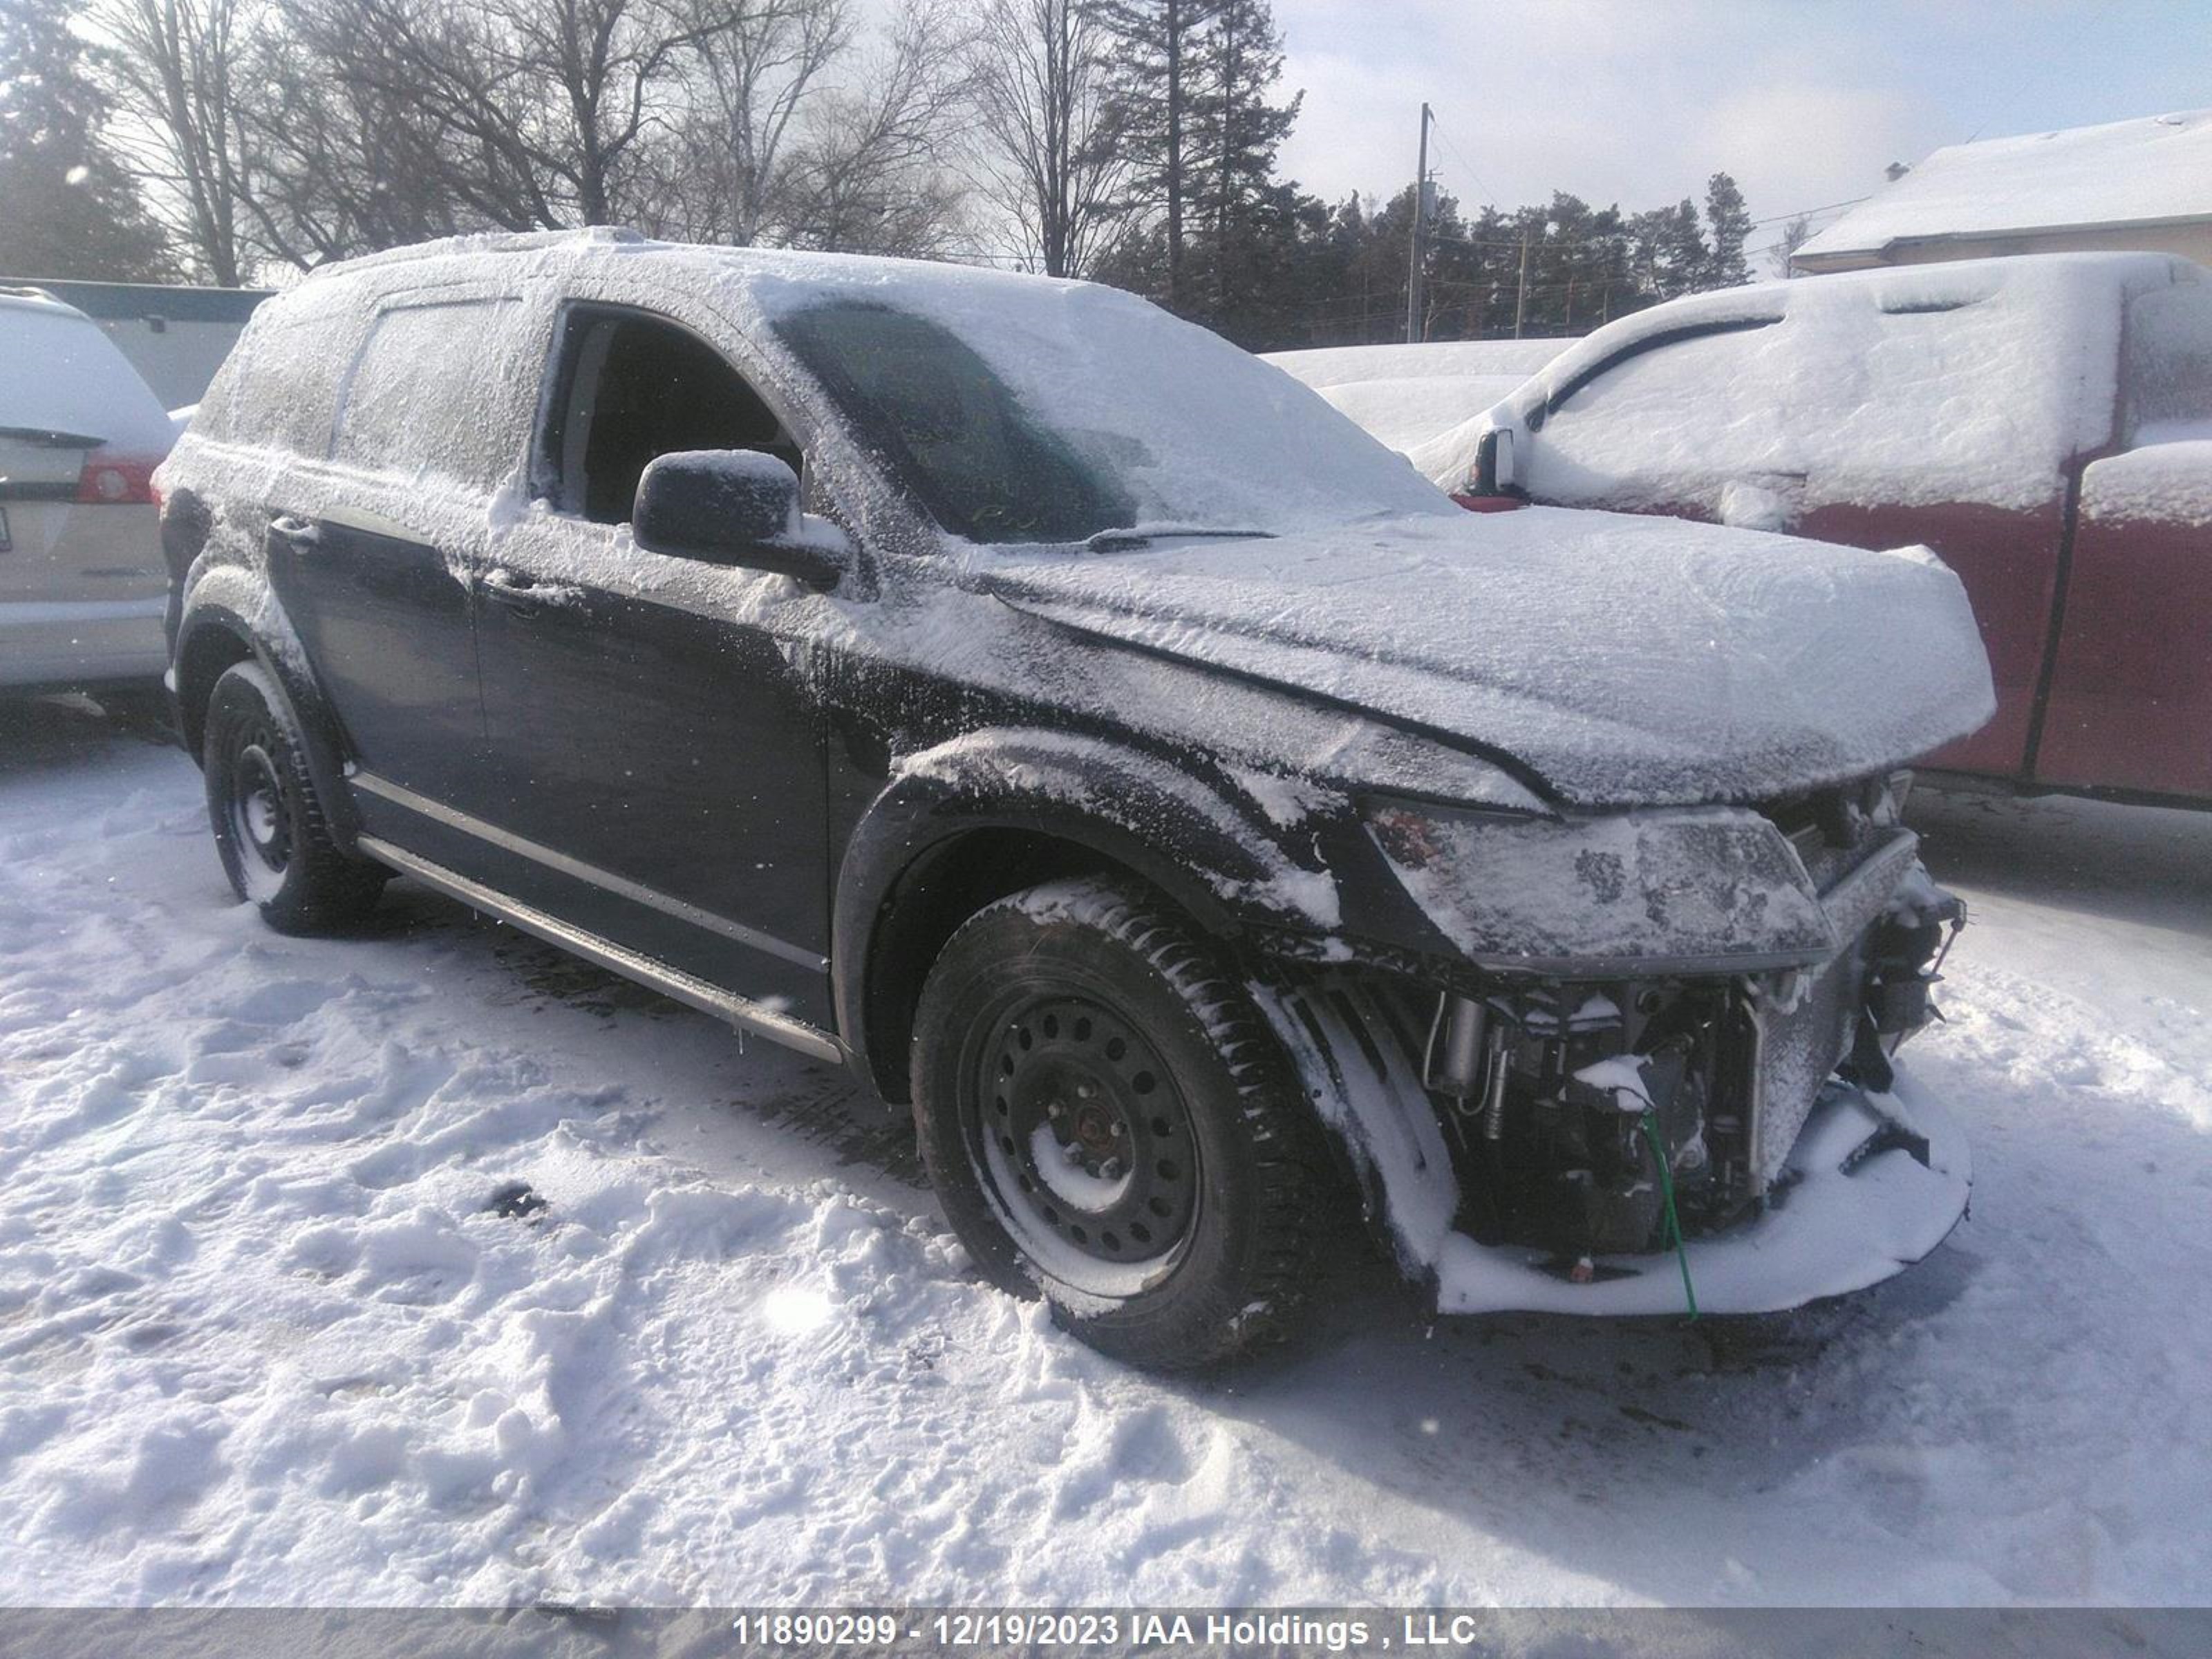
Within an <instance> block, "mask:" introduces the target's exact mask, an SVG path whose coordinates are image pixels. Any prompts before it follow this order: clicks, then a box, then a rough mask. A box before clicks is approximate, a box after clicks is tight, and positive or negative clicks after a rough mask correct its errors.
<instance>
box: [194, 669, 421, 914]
mask: <svg viewBox="0 0 2212 1659" xmlns="http://www.w3.org/2000/svg"><path fill="white" fill-rule="evenodd" d="M201 770H202V771H203V773H204V775H205V777H206V781H207V802H208V819H209V823H210V825H211V827H212V828H213V829H214V830H215V846H216V854H217V856H219V857H220V858H221V859H222V871H223V874H225V875H226V876H228V877H229V878H230V884H231V885H232V886H233V887H234V888H235V889H236V890H237V891H238V896H239V897H240V898H242V899H244V900H246V902H248V903H250V904H253V905H256V906H258V908H259V909H260V911H261V917H262V920H263V921H266V922H267V923H268V924H269V925H270V927H274V928H276V930H277V931H278V932H280V933H326V932H330V931H332V930H336V929H339V928H344V927H352V926H355V925H356V924H357V923H359V922H360V921H362V919H363V918H365V917H366V916H367V915H368V913H369V912H370V911H371V910H373V909H374V908H375V907H376V901H377V896H378V895H379V894H380V893H381V892H382V891H383V890H384V884H385V882H386V879H387V878H388V877H389V873H390V872H387V871H386V870H384V869H382V868H380V866H376V865H373V864H368V863H365V862H363V861H362V860H359V859H356V858H353V857H350V856H349V855H348V854H346V852H345V851H344V850H343V848H340V847H339V846H338V844H337V842H336V841H335V840H334V839H333V838H332V836H331V831H330V823H329V820H328V818H327V817H326V816H325V812H324V810H323V804H322V801H321V799H319V797H318V796H317V795H316V793H315V784H314V780H313V777H312V776H310V775H309V773H308V770H307V739H306V738H305V737H304V736H303V735H302V734H301V731H300V727H299V723H298V720H297V719H296V718H295V716H294V714H293V713H292V706H291V704H290V702H289V701H287V700H286V698H285V696H284V694H283V692H282V691H281V690H278V689H277V687H276V684H274V683H273V682H272V681H271V680H270V678H269V676H268V674H267V673H266V672H265V671H264V670H263V669H262V668H261V666H260V665H258V663H252V662H241V663H235V664H233V665H231V666H230V667H228V668H226V669H225V670H223V671H222V676H221V678H218V679H217V680H216V683H215V688H214V690H211V691H210V693H209V694H208V710H207V721H206V731H205V736H204V741H203V744H202V747H201Z"/></svg>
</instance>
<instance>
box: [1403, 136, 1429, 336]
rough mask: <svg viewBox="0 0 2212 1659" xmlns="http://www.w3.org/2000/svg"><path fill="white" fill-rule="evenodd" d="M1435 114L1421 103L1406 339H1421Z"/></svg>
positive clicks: (1408, 263)
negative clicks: (1418, 159) (1422, 286)
mask: <svg viewBox="0 0 2212 1659" xmlns="http://www.w3.org/2000/svg"><path fill="white" fill-rule="evenodd" d="M1432 119H1433V117H1431V115H1430V113H1429V106H1427V105H1426V104H1423V105H1422V106H1421V163H1420V166H1419V168H1418V169H1416V170H1415V172H1414V173H1413V251H1412V252H1411V253H1410V255H1409V256H1408V258H1407V268H1406V343H1407V345H1418V344H1419V343H1420V339H1421V334H1422V328H1421V321H1422V319H1421V268H1422V266H1423V265H1424V264H1425V263H1426V260H1425V258H1424V257H1423V256H1424V255H1425V254H1426V253H1427V252H1428V243H1429V123H1430V121H1431V120H1432Z"/></svg>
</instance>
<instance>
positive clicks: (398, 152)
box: [240, 29, 526, 269]
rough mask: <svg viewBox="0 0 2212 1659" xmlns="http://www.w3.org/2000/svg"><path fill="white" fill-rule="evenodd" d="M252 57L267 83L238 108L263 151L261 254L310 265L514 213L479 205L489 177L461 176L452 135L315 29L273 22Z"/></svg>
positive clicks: (246, 207) (252, 219)
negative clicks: (327, 52)
mask: <svg viewBox="0 0 2212 1659" xmlns="http://www.w3.org/2000/svg"><path fill="white" fill-rule="evenodd" d="M247 62H248V76H247V78H248V79H249V80H250V81H251V82H252V83H254V84H255V85H257V86H258V87H259V88H261V89H262V90H261V94H260V96H259V97H258V98H257V99H255V100H252V101H251V102H250V103H248V104H246V106H243V107H242V108H241V110H240V119H241V122H242V124H243V125H244V128H245V133H246V139H245V142H246V146H247V148H248V149H249V150H250V151H251V153H252V155H253V157H254V161H255V167H254V172H253V176H252V179H251V181H250V182H251V188H250V189H249V191H247V193H246V197H245V198H244V200H243V202H242V204H241V209H242V211H243V213H244V215H245V216H246V220H247V222H248V228H247V229H246V231H245V232H244V233H243V235H244V237H245V240H247V241H248V242H249V243H250V244H251V246H252V247H253V249H254V251H255V252H256V253H257V254H258V256H260V257H262V258H267V259H271V260H275V261H277V262H280V263H283V264H293V265H297V266H300V267H301V268H302V269H307V268H309V267H312V266H314V265H318V264H325V263H327V262H328V261H330V260H332V259H342V258H347V257H348V256H349V255H352V254H356V253H363V252H374V250H376V249H379V248H386V247H395V246H399V245H401V244H403V243H407V242H418V241H422V240H427V239H428V238H430V237H434V236H444V235H450V234H453V233H454V232H456V231H460V230H469V229H482V228H485V227H486V226H487V225H488V224H493V223H501V222H510V223H511V222H515V221H514V220H507V221H501V220H497V219H494V218H493V217H492V216H489V215H488V214H486V213H484V212H483V210H481V209H480V208H479V207H477V206H476V205H473V201H475V200H481V199H482V198H483V196H485V195H486V194H488V193H489V192H488V191H485V190H484V189H483V188H482V187H480V186H479V187H477V188H475V189H472V190H466V191H465V190H463V189H460V188H458V187H457V186H456V185H455V184H454V183H453V177H454V174H455V173H456V172H457V171H460V169H459V168H457V167H456V166H455V161H454V157H453V155H452V154H451V153H450V152H449V149H448V147H447V146H448V142H449V139H450V135H449V134H447V132H446V131H444V130H443V129H442V128H441V126H440V125H439V124H438V123H436V122H435V121H434V120H432V119H431V118H429V117H428V116H427V115H426V114H425V113H424V112H423V111H422V109H421V108H420V106H417V105H416V103H415V101H414V100H412V99H410V98H408V97H405V96H403V95H395V94H391V93H389V92H387V91H386V90H384V89H383V88H382V86H381V85H380V83H379V79H378V77H351V78H349V77H344V76H339V75H337V74H336V73H334V72H332V68H331V64H330V63H329V62H328V61H327V60H326V59H325V57H324V56H323V55H322V53H321V52H319V50H318V48H317V46H316V43H315V40H313V38H312V37H311V36H309V35H307V34H304V33H301V31H299V30H297V29H289V30H277V29H270V30H265V31H264V32H262V33H261V34H260V35H259V36H258V38H257V40H256V41H255V45H254V51H253V52H252V56H251V57H250V58H249V59H248V60H247ZM523 222H526V221H523Z"/></svg>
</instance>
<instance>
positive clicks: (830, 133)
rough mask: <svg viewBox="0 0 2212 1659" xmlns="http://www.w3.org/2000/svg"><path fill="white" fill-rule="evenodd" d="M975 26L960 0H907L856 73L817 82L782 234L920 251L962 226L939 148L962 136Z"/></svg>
mask: <svg viewBox="0 0 2212 1659" xmlns="http://www.w3.org/2000/svg"><path fill="white" fill-rule="evenodd" d="M972 33H973V31H972V27H971V22H970V17H969V13H968V12H967V11H966V9H964V8H963V7H961V6H960V5H958V4H957V3H956V0H905V3H904V4H902V6H901V7H900V8H899V9H898V10H897V11H896V12H895V13H894V14H893V15H892V17H891V19H890V22H889V24H888V26H887V27H886V30H885V33H884V37H883V38H882V39H881V40H879V41H878V43H877V44H876V46H874V47H873V48H872V50H869V51H866V52H861V53H860V54H858V55H857V58H856V62H857V70H858V72H857V74H855V75H854V76H851V77H850V82H852V84H848V85H845V86H838V87H831V88H824V89H823V92H822V93H821V94H820V96H819V97H818V99H817V100H816V103H815V106H814V108H813V109H812V110H811V112H810V117H809V119H808V122H807V125H806V131H805V134H804V136H803V137H802V138H801V139H800V141H799V143H798V144H797V145H796V146H795V147H794V150H793V156H792V162H791V167H790V168H789V173H788V178H787V183H786V187H785V190H784V192H783V196H784V203H783V218H784V225H783V236H784V240H787V241H789V242H791V243H793V245H795V246H801V247H813V248H823V249H827V250H829V251H833V252H860V253H900V254H906V255H908V256H915V257H920V256H927V255H932V254H939V253H942V252H945V249H946V248H947V247H948V246H950V245H951V243H952V242H953V241H954V240H956V239H958V238H961V237H963V236H965V235H967V234H969V232H968V229H967V226H966V223H965V219H966V215H965V211H964V202H963V198H964V196H965V194H966V189H965V185H964V182H963V180H962V179H960V178H959V177H958V176H957V174H956V173H954V172H953V170H952V169H951V167H950V166H949V165H948V164H947V160H946V158H947V157H948V156H950V155H952V154H954V153H955V152H956V151H957V149H958V147H959V145H960V144H961V143H962V142H963V139H964V137H965V136H966V129H967V125H968V119H969V108H970V106H971V105H972V102H973V88H972V86H971V84H970V82H969V75H968V67H969V48H970V46H971V36H972Z"/></svg>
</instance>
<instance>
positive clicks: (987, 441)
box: [779, 304, 1135, 542]
mask: <svg viewBox="0 0 2212 1659" xmlns="http://www.w3.org/2000/svg"><path fill="white" fill-rule="evenodd" d="M779 331H780V332H781V335H782V337H783V339H784V342H785V343H787V345H789V346H790V347H791V349H793V351H795V352H797V353H798V354H799V359H800V361H801V362H804V363H805V365H806V366H807V368H810V369H811V370H812V371H813V373H814V375H815V378H816V379H817V380H820V381H821V382H822V385H823V389H824V390H826V391H827V392H829V395H830V397H831V398H834V399H835V400H836V404H837V406H838V409H839V410H840V411H841V412H842V414H843V415H844V416H845V418H846V420H847V421H848V422H851V423H852V425H853V426H854V428H857V429H858V432H859V435H860V440H861V441H862V442H863V443H864V444H865V445H866V447H868V448H869V449H871V450H872V451H874V452H876V453H878V454H881V455H882V456H884V458H885V459H886V460H888V461H889V463H890V468H891V471H894V472H895V473H896V474H897V475H898V478H899V481H900V482H901V483H903V484H904V485H905V486H906V487H907V489H908V490H910V491H911V492H912V493H913V494H914V495H915V496H916V497H918V498H919V499H920V500H921V504H922V505H923V506H924V507H927V509H928V510H929V513H930V516H931V517H933V518H934V519H935V520H937V522H938V523H939V524H940V525H942V526H944V527H945V529H947V530H949V531H951V532H952V533H953V534H954V535H956V536H964V537H966V538H968V539H969V541H974V542H1074V541H1081V540H1083V539H1084V538H1085V537H1088V536H1091V535H1092V534H1095V533H1096V532H1099V531H1102V530H1107V529H1111V528H1115V527H1117V526H1123V525H1128V524H1132V523H1133V522H1134V521H1135V520H1134V519H1133V516H1132V515H1133V512H1134V507H1133V504H1132V502H1131V501H1130V499H1129V497H1128V495H1127V493H1126V492H1125V491H1123V490H1121V489H1116V488H1115V482H1114V479H1113V478H1112V477H1111V475H1110V474H1109V473H1108V472H1107V471H1106V470H1105V469H1103V468H1102V467H1100V466H1098V465H1097V464H1096V462H1095V460H1092V461H1086V460H1085V458H1084V457H1082V456H1080V455H1079V454H1078V453H1076V451H1075V448H1074V447H1073V445H1072V444H1071V443H1070V442H1069V441H1068V440H1067V439H1066V438H1065V437H1063V436H1062V435H1060V433H1058V432H1055V431H1054V430H1053V429H1052V428H1050V427H1048V426H1045V425H1043V424H1042V422H1038V421H1036V420H1034V419H1032V418H1031V417H1030V414H1029V412H1028V411H1027V410H1024V408H1023V407H1022V406H1021V404H1020V402H1019V400H1018V399H1017V398H1015V396H1014V394H1013V392H1012V390H1011V389H1010V388H1009V387H1008V386H1007V385H1006V382H1005V381H1004V380H1000V378H999V377H998V376H997V375H996V374H994V373H992V371H991V366H990V365H989V364H988V363H987V362H984V361H983V360H982V358H981V357H980V356H976V354H975V351H974V350H973V349H970V348H969V346H968V345H967V344H966V343H964V342H963V341H962V340H960V339H959V338H958V337H957V336H955V335H953V334H952V333H951V332H949V331H946V330H945V329H943V328H940V327H939V326H938V325H936V324H934V323H932V322H929V321H927V320H926V319H923V318H921V317H916V316H913V315H911V314H909V313H906V312H902V311H893V310H891V309H890V307H887V306H877V305H866V304H839V305H827V306H817V307H814V308H813V309H811V310H809V311H802V312H800V313H798V314H797V315H795V316H793V317H789V318H787V319H785V320H784V322H783V324H782V325H781V329H780V330H779Z"/></svg>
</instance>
